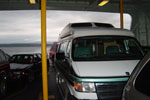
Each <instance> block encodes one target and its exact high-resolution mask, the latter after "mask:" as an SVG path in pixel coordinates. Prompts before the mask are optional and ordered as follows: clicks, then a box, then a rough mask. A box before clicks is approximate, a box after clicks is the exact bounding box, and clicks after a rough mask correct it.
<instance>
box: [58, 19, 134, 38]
mask: <svg viewBox="0 0 150 100" xmlns="http://www.w3.org/2000/svg"><path fill="white" fill-rule="evenodd" d="M91 35H117V36H118V35H120V36H131V37H134V34H133V33H132V32H131V31H128V30H122V29H117V28H114V27H113V25H111V24H107V23H95V22H89V23H70V24H68V25H67V26H66V27H65V28H64V29H63V30H62V32H61V33H60V34H59V40H60V39H63V38H66V37H69V36H73V37H80V36H91Z"/></svg>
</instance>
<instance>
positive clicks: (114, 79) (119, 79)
mask: <svg viewBox="0 0 150 100" xmlns="http://www.w3.org/2000/svg"><path fill="white" fill-rule="evenodd" d="M71 80H72V81H73V82H74V81H75V82H122V81H128V77H122V78H77V77H71Z"/></svg>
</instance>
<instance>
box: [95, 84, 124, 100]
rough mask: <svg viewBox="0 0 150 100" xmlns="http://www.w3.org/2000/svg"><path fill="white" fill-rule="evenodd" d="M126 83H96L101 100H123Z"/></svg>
mask: <svg viewBox="0 0 150 100" xmlns="http://www.w3.org/2000/svg"><path fill="white" fill-rule="evenodd" d="M125 84H126V82H117V83H116V82H111V83H96V90H97V96H98V99H99V100H121V96H122V92H123V88H124V86H125Z"/></svg>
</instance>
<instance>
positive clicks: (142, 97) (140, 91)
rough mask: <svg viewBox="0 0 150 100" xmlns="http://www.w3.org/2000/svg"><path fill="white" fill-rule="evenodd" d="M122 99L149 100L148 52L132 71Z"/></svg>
mask: <svg viewBox="0 0 150 100" xmlns="http://www.w3.org/2000/svg"><path fill="white" fill-rule="evenodd" d="M123 100H150V53H149V54H148V55H147V56H146V57H145V58H144V59H143V60H142V61H141V62H140V63H139V64H138V65H137V67H136V69H135V70H134V71H133V74H132V75H131V77H130V79H129V81H128V83H127V85H126V86H125V89H124V94H123Z"/></svg>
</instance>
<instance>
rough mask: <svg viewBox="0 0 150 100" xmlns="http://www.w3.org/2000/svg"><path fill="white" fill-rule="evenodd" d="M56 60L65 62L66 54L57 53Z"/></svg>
mask: <svg viewBox="0 0 150 100" xmlns="http://www.w3.org/2000/svg"><path fill="white" fill-rule="evenodd" d="M56 59H58V60H64V59H65V53H64V52H58V53H56Z"/></svg>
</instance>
